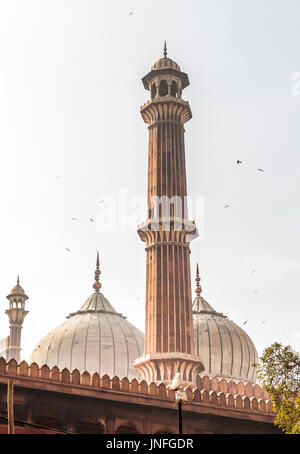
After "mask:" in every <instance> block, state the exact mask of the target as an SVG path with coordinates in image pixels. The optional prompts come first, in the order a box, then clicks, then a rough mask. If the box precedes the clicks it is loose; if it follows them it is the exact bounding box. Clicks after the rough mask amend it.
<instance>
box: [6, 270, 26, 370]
mask: <svg viewBox="0 0 300 454" xmlns="http://www.w3.org/2000/svg"><path fill="white" fill-rule="evenodd" d="M6 298H7V299H8V300H9V309H7V310H6V311H5V313H6V314H7V315H8V318H9V323H10V327H9V328H10V335H9V341H8V348H7V358H6V359H7V361H9V360H10V359H12V358H14V359H15V360H16V361H17V362H19V361H20V351H21V329H22V325H23V322H24V318H25V317H26V315H27V314H28V311H26V310H25V301H26V300H27V299H28V296H27V295H26V294H25V292H24V290H23V288H22V287H21V286H20V281H19V276H18V278H17V285H15V287H14V288H13V289H12V290H11V292H10V294H9V295H7V297H6Z"/></svg>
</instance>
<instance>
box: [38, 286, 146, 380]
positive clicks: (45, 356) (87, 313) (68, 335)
mask: <svg viewBox="0 0 300 454" xmlns="http://www.w3.org/2000/svg"><path fill="white" fill-rule="evenodd" d="M143 349H144V335H143V333H142V332H141V331H139V330H138V329H137V328H135V327H134V326H133V325H131V324H130V323H129V322H128V321H127V320H126V319H125V317H124V316H123V315H122V314H119V313H117V312H116V311H115V310H114V308H113V307H112V305H111V304H110V302H109V301H108V300H107V299H106V298H105V297H104V296H103V294H102V293H96V292H95V293H94V294H93V295H91V296H90V297H89V298H88V299H87V301H86V302H85V303H84V305H83V306H82V307H81V308H80V309H79V311H77V312H74V313H71V314H70V315H69V316H68V317H67V320H66V321H65V322H64V323H62V324H61V325H59V326H58V327H57V328H55V329H54V330H52V331H51V332H50V333H49V334H48V335H47V336H46V337H44V338H43V339H42V340H41V341H40V342H39V343H38V345H37V347H36V348H35V349H34V351H33V353H32V355H31V357H30V362H36V363H37V364H38V365H39V366H42V365H43V364H48V366H49V367H52V366H58V367H59V368H60V369H63V368H64V367H67V368H68V369H69V370H73V369H75V368H76V369H78V370H79V371H80V372H84V371H85V370H87V371H88V372H90V373H93V372H98V373H99V374H100V375H103V374H108V375H110V376H114V375H118V376H119V377H124V376H126V377H129V378H133V377H139V375H138V373H137V371H136V370H135V368H134V366H133V363H134V361H135V359H136V358H138V357H139V356H140V355H141V354H142V353H143Z"/></svg>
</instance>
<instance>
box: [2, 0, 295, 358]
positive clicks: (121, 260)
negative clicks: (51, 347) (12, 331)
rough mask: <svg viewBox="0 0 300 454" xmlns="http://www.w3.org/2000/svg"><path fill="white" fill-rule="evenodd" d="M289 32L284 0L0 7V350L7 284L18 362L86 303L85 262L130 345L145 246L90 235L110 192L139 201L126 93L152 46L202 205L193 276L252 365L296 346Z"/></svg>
mask: <svg viewBox="0 0 300 454" xmlns="http://www.w3.org/2000/svg"><path fill="white" fill-rule="evenodd" d="M130 12H133V14H132V15H129V13H130ZM299 21H300V3H299V0H289V1H286V0H280V1H279V0H249V1H248V0H187V1H185V2H184V3H183V2H182V1H177V0H172V1H169V0H163V1H161V0H160V1H157V0H153V1H152V2H150V3H149V2H144V1H141V0H139V1H137V0H136V1H125V0H119V1H116V0H110V1H100V0H69V1H67V0H58V1H56V0H49V1H46V0H36V1H33V0H24V1H21V0H19V1H14V0H10V1H9V2H8V1H5V0H0V42H1V45H0V125H1V133H0V151H1V165H0V195H1V211H0V213H1V236H0V276H1V279H0V294H1V302H0V305H1V312H0V338H2V337H5V336H6V335H7V334H8V320H7V316H6V315H5V314H4V311H5V309H6V307H7V300H6V298H5V295H7V294H8V293H9V291H10V289H11V288H12V286H13V285H14V284H15V280H16V276H17V274H18V273H19V274H20V279H21V285H22V286H23V287H24V289H25V290H26V292H27V294H28V295H29V297H30V299H29V300H28V303H27V308H28V309H29V311H30V313H29V314H28V316H27V318H26V319H25V322H24V328H23V332H22V336H23V338H22V344H23V357H24V358H25V359H28V357H29V355H30V353H31V351H32V350H33V348H34V347H35V345H36V344H37V342H38V341H39V339H40V338H41V337H43V336H44V335H46V334H47V333H48V332H49V331H50V330H51V329H52V328H54V327H55V326H56V325H58V324H59V323H61V322H62V321H63V320H64V317H65V316H67V315H68V314H69V313H70V312H74V311H75V310H76V309H78V308H79V307H80V306H81V305H82V304H83V303H84V301H85V299H86V298H87V297H88V296H89V295H90V294H91V293H92V283H93V271H94V263H95V254H96V252H95V251H96V249H97V248H98V249H99V251H100V260H101V269H102V275H101V282H102V284H103V293H104V295H105V296H106V297H107V298H108V299H109V300H110V301H111V303H112V304H113V306H114V307H115V309H116V310H118V311H120V312H122V313H123V314H125V315H127V317H128V320H129V321H130V322H131V323H133V324H135V325H136V326H137V327H138V328H140V329H141V330H144V298H145V251H144V247H145V245H144V243H142V242H141V241H140V239H139V237H138V235H137V233H136V232H134V231H133V230H130V231H121V232H116V231H114V232H101V231H100V230H99V228H97V222H95V223H92V222H90V221H89V219H90V217H93V218H95V219H98V217H99V213H100V211H99V210H100V205H99V204H98V202H99V201H100V200H102V199H104V198H105V197H108V196H113V197H117V195H118V193H119V190H120V189H121V188H125V189H126V191H127V193H128V197H133V196H135V197H137V196H145V195H146V189H147V188H146V184H147V141H148V130H147V127H146V125H145V124H144V123H143V120H142V118H141V116H140V113H139V108H140V106H141V105H142V104H143V103H144V102H146V101H147V99H148V96H149V95H148V92H146V91H145V90H144V88H143V85H142V82H141V78H142V77H143V76H144V75H145V74H146V73H147V72H148V71H149V70H150V67H151V65H152V64H153V63H154V62H155V61H156V60H158V59H159V58H161V57H162V50H163V42H164V39H166V40H167V45H168V56H170V58H172V59H174V60H175V61H176V62H177V63H178V64H179V65H180V66H181V69H182V70H183V71H185V72H187V73H188V75H189V79H190V86H189V87H188V88H187V89H185V90H184V92H183V99H185V100H187V101H189V102H190V105H191V108H192V112H193V119H192V120H191V121H190V122H189V123H187V124H186V159H187V178H188V188H189V194H191V195H193V196H203V198H204V201H205V209H204V217H203V219H196V222H197V223H198V225H204V232H203V235H202V236H201V238H200V239H197V240H195V241H193V242H192V244H191V250H192V254H191V264H192V272H194V269H195V264H196V262H197V261H199V268H200V273H201V277H202V287H203V296H204V297H205V298H206V299H207V300H208V301H209V302H210V304H211V305H212V306H213V307H214V308H215V309H216V310H217V311H220V312H224V313H227V312H229V317H230V318H231V319H233V320H234V321H235V322H236V323H237V324H239V325H241V326H243V325H242V324H243V322H245V321H246V320H248V322H247V324H246V325H245V326H243V327H244V328H245V330H246V331H247V333H248V334H249V335H250V336H251V338H252V339H253V341H254V343H255V345H256V347H257V349H258V352H259V354H260V353H262V350H263V349H264V348H265V347H267V346H268V345H270V344H271V343H272V342H274V341H275V340H276V341H280V342H283V343H285V344H287V343H289V344H291V345H292V346H293V347H294V348H297V349H299V348H300V327H299V318H300V305H299V294H300V279H299V276H300V244H299V231H300V215H299V203H298V202H297V200H298V195H299V190H300V179H299V165H300V156H299V146H300V137H299V131H300V128H299V120H300V97H295V96H292V94H291V85H292V82H291V77H292V75H293V74H294V73H296V72H299V71H300V27H299ZM237 159H240V160H241V161H242V162H243V164H242V166H236V164H235V162H236V160H237ZM257 168H263V169H264V170H265V172H264V173H262V172H258V171H257ZM58 176H60V178H58ZM226 204H230V205H231V206H230V207H229V208H227V209H224V205H226ZM70 217H76V218H77V221H72V220H70ZM145 217H146V209H145V216H144V218H145ZM138 221H141V219H137V222H138ZM137 222H136V223H137ZM66 247H67V248H69V249H71V252H70V253H69V252H67V251H66V250H65V248H66ZM254 269H255V270H256V271H255V273H251V271H252V270H254ZM193 288H194V283H193ZM256 290H257V292H256V293H255V291H256ZM265 320H267V323H265V324H262V323H261V322H262V321H265Z"/></svg>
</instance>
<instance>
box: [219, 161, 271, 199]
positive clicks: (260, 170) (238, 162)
mask: <svg viewBox="0 0 300 454" xmlns="http://www.w3.org/2000/svg"><path fill="white" fill-rule="evenodd" d="M236 163H237V165H238V166H239V165H241V164H243V162H242V161H240V160H239V159H237V161H236ZM257 170H258V171H259V172H264V169H257ZM229 207H230V205H225V206H224V208H229Z"/></svg>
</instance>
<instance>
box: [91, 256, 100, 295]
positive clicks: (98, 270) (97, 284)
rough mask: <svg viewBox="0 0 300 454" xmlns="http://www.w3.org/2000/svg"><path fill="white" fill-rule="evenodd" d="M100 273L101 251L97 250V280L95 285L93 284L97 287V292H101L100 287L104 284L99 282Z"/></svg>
mask: <svg viewBox="0 0 300 454" xmlns="http://www.w3.org/2000/svg"><path fill="white" fill-rule="evenodd" d="M100 274H101V271H100V261H99V251H97V260H96V270H95V282H94V285H93V288H94V289H95V293H99V291H100V288H101V287H102V285H101V284H100V282H99V279H100Z"/></svg>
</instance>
